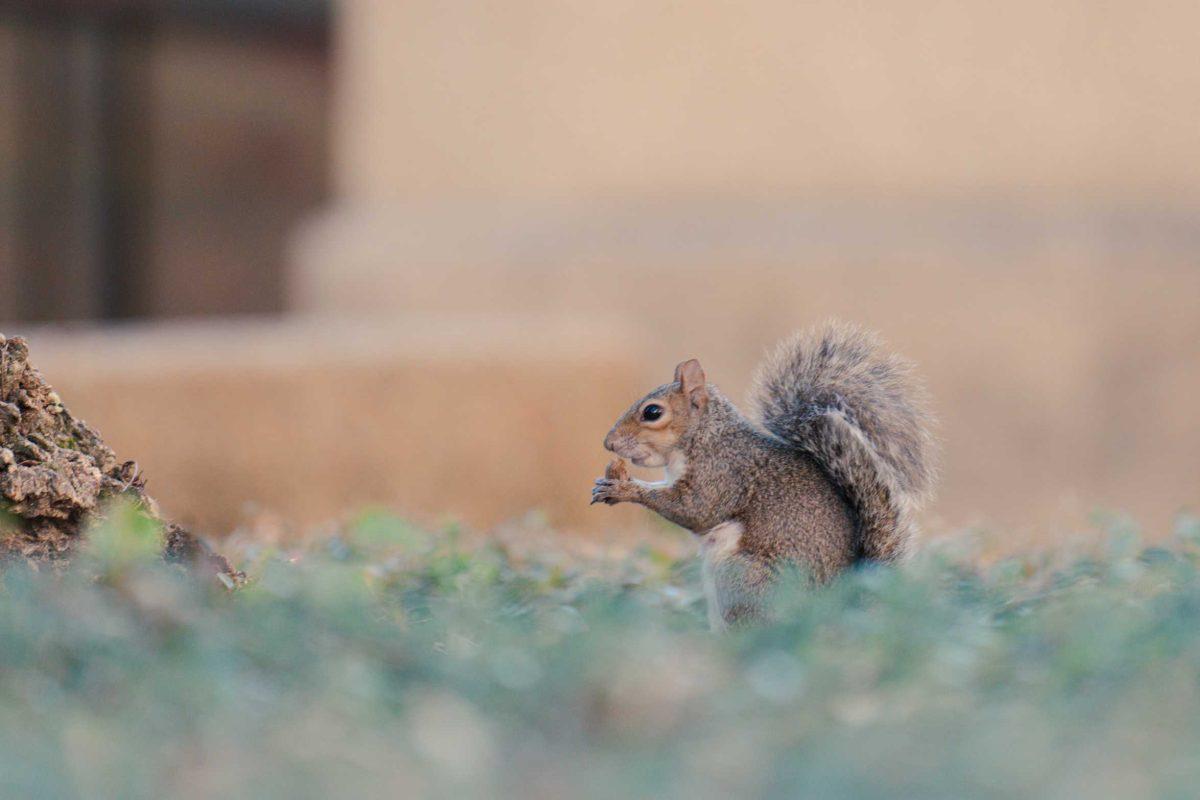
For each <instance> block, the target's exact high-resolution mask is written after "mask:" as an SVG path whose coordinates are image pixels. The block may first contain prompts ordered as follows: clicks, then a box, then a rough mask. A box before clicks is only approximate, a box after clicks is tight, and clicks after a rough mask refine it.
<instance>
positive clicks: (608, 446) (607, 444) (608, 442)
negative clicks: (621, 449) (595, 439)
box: [604, 430, 617, 453]
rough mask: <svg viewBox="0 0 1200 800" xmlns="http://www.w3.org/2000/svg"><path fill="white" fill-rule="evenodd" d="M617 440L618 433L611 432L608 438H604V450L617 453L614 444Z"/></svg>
mask: <svg viewBox="0 0 1200 800" xmlns="http://www.w3.org/2000/svg"><path fill="white" fill-rule="evenodd" d="M616 438H617V432H616V431H615V430H611V431H609V432H608V436H605V437H604V449H605V450H609V451H612V452H614V453H615V452H616V450H613V442H614V440H615V439H616Z"/></svg>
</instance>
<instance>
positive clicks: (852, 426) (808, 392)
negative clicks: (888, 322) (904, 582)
mask: <svg viewBox="0 0 1200 800" xmlns="http://www.w3.org/2000/svg"><path fill="white" fill-rule="evenodd" d="M752 396H753V399H754V401H755V402H756V404H757V406H758V410H759V413H760V415H761V419H762V423H763V425H764V426H765V427H766V428H767V430H769V431H770V432H771V433H773V434H775V435H776V436H778V437H779V438H781V439H783V440H785V441H787V442H790V443H791V444H793V445H795V446H796V447H797V448H799V449H800V450H802V451H804V452H805V453H808V454H809V455H810V456H812V457H813V458H814V459H815V460H816V461H817V462H818V463H819V464H820V465H821V466H822V467H823V468H824V469H825V471H826V472H827V473H828V474H829V476H830V477H831V478H832V479H833V481H834V483H836V484H837V485H838V486H839V487H840V489H841V490H842V492H843V494H844V495H845V497H846V499H847V500H848V501H849V503H850V505H851V507H852V508H853V509H854V511H855V512H856V514H857V516H858V523H859V553H860V556H861V557H863V558H868V559H875V560H881V561H891V560H894V559H896V558H898V557H900V556H901V555H903V554H904V552H905V549H906V546H907V545H908V543H909V540H910V539H911V538H912V535H913V522H912V519H911V517H912V512H913V511H914V510H916V508H917V507H918V506H920V504H921V503H922V502H923V501H924V500H925V499H926V498H927V496H928V495H929V494H930V490H931V488H932V485H933V481H934V477H935V472H936V467H935V463H934V462H935V456H934V450H935V443H934V438H933V433H932V424H933V421H932V417H931V416H930V414H929V411H928V410H927V407H926V405H927V400H926V393H925V390H924V388H923V387H922V386H921V384H920V383H919V382H918V381H917V380H916V378H915V377H914V376H913V371H912V365H911V364H910V363H909V362H908V361H906V360H904V359H902V358H900V357H899V356H896V355H893V354H889V353H887V352H885V351H884V350H883V348H882V347H881V345H880V342H879V339H878V338H877V337H876V336H875V335H874V334H872V333H870V332H868V331H865V330H862V329H860V328H857V327H854V326H851V325H846V324H843V323H838V322H828V323H825V324H823V325H820V326H818V327H816V328H814V329H813V330H810V331H807V332H805V333H801V334H798V335H796V336H793V337H792V338H790V339H788V340H786V341H784V342H782V343H781V344H780V345H779V346H778V347H777V348H776V349H775V351H774V353H772V354H771V355H770V356H769V357H768V358H767V360H766V361H765V362H764V363H763V365H762V366H761V367H760V368H759V372H758V376H757V377H756V379H755V390H754V392H753V395H752Z"/></svg>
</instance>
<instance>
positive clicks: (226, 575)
mask: <svg viewBox="0 0 1200 800" xmlns="http://www.w3.org/2000/svg"><path fill="white" fill-rule="evenodd" d="M119 498H124V499H126V500H129V501H131V502H133V503H134V504H135V505H136V506H137V507H139V508H140V509H141V510H142V511H143V512H144V513H146V514H147V515H148V516H150V517H152V518H153V519H155V520H157V521H159V522H161V523H162V526H163V557H164V558H165V559H166V560H168V561H172V562H175V563H180V564H184V565H186V566H188V567H192V568H195V569H198V570H201V571H204V572H207V573H211V574H213V575H215V576H223V577H222V580H223V582H224V583H226V584H227V585H230V582H231V580H232V581H233V582H234V583H236V582H237V581H240V580H241V578H242V576H241V574H240V573H238V572H237V571H236V570H234V569H233V568H232V567H231V566H230V565H229V562H228V561H226V560H225V559H224V558H223V557H222V556H220V555H219V554H217V553H215V552H213V551H212V550H211V549H210V548H209V547H208V545H207V544H205V543H204V541H202V540H201V539H199V538H198V537H196V536H195V535H193V534H192V533H190V532H188V531H186V530H184V529H183V528H181V527H179V526H178V525H175V524H174V523H171V522H169V521H167V520H164V519H162V517H161V515H160V513H159V510H158V505H157V504H156V503H155V502H154V500H153V498H151V497H150V496H149V495H148V494H146V483H145V479H144V477H143V476H142V474H141V471H140V470H139V469H138V466H137V464H136V463H135V462H133V461H120V460H119V459H118V458H117V456H116V454H114V453H113V451H112V449H111V448H109V447H108V445H106V444H105V443H104V440H103V439H101V438H100V434H99V433H97V432H96V431H95V430H94V429H92V428H91V427H89V426H88V425H87V424H86V423H84V422H83V421H82V420H78V419H76V418H75V417H74V416H72V415H71V413H70V412H69V411H68V410H67V409H66V407H65V406H64V405H63V403H62V399H61V398H60V397H59V396H58V394H57V393H56V392H55V391H54V390H53V389H52V388H51V387H50V385H49V384H47V383H46V381H45V380H44V379H43V378H42V376H41V373H39V372H38V371H37V370H36V369H35V368H34V367H33V366H32V365H31V364H30V363H29V347H28V345H27V344H26V342H25V340H24V339H19V338H13V339H8V338H6V337H4V336H3V335H0V509H2V510H3V511H4V512H6V514H7V520H6V524H5V525H3V526H2V527H0V560H4V559H11V558H24V559H26V560H28V561H30V562H33V563H65V562H66V561H68V560H69V559H70V557H71V555H72V553H73V552H74V550H75V548H76V547H77V546H78V544H79V543H80V541H81V539H82V537H83V535H84V534H85V533H86V530H87V528H88V526H90V525H92V524H94V523H95V522H96V521H98V519H99V518H100V516H101V515H102V514H103V513H104V510H105V508H106V506H107V505H108V503H109V502H110V501H112V500H116V499H119Z"/></svg>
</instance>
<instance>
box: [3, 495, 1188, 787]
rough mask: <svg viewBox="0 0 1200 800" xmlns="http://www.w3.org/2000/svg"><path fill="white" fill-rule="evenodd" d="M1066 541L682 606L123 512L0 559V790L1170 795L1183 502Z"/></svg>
mask: <svg viewBox="0 0 1200 800" xmlns="http://www.w3.org/2000/svg"><path fill="white" fill-rule="evenodd" d="M1110 527H1111V528H1112V529H1113V530H1112V531H1110V537H1109V538H1110V540H1111V542H1110V544H1109V545H1108V546H1107V548H1105V549H1104V550H1103V552H1101V553H1099V554H1092V555H1088V556H1079V557H1077V558H1076V560H1074V561H1073V562H1071V563H1058V564H1053V563H1051V562H1050V561H1048V560H1035V559H1032V558H1026V559H1011V560H1007V561H1002V562H999V563H995V564H992V565H990V566H987V567H980V566H978V565H977V564H973V563H972V561H971V559H970V557H969V556H968V555H963V554H958V555H956V554H955V553H954V552H951V551H946V550H944V549H939V548H936V547H934V548H930V549H928V550H926V552H925V553H923V554H922V555H920V556H919V557H918V558H917V559H916V560H915V561H913V562H911V563H909V564H907V565H905V566H904V567H903V568H900V569H867V570H860V571H857V572H855V573H852V574H849V575H847V576H845V577H844V578H843V579H841V580H839V581H837V582H836V583H835V584H833V585H831V586H829V587H826V588H824V589H821V590H818V591H803V592H796V593H794V594H789V595H788V596H786V597H784V598H783V599H782V603H783V606H784V607H785V609H786V610H785V612H784V613H783V614H782V615H781V616H782V621H780V622H778V623H776V624H774V625H770V626H766V627H762V628H758V629H753V630H743V631H738V632H735V633H733V634H731V635H727V636H714V635H712V634H710V633H709V632H708V631H707V630H706V628H705V625H704V615H703V609H702V603H703V601H702V598H701V597H700V595H699V592H698V590H697V586H698V580H697V577H696V575H695V574H694V566H693V565H692V564H691V563H690V562H676V561H674V560H672V559H671V558H669V557H666V556H663V555H661V554H656V553H655V552H652V551H641V552H638V553H635V554H634V555H632V556H630V557H628V558H626V559H625V560H623V561H621V562H619V563H618V562H605V563H596V564H581V563H577V562H565V561H562V560H558V561H554V560H552V559H550V558H547V557H543V558H541V559H540V560H538V559H534V560H529V559H522V558H517V557H516V556H513V555H511V554H509V553H507V552H506V551H505V550H504V549H503V548H502V547H501V546H500V545H498V544H496V543H494V542H492V543H490V544H487V545H484V546H481V547H476V546H474V545H468V544H467V543H465V542H464V541H462V540H461V539H460V537H458V536H457V535H456V534H455V533H454V532H453V531H446V532H441V533H431V532H427V531H423V530H419V529H416V528H414V527H412V526H411V525H409V524H407V523H405V522H404V521H402V520H400V519H396V518H392V517H389V516H385V515H369V516H364V517H363V518H361V519H360V520H359V521H358V522H357V523H355V524H352V525H349V526H347V527H346V528H345V529H344V530H343V531H342V532H341V534H340V535H338V536H337V537H335V538H333V539H332V540H329V541H325V542H323V543H321V544H320V545H319V546H317V545H314V546H309V547H298V548H297V549H294V550H288V551H276V550H269V549H264V548H262V546H261V545H254V546H247V547H246V548H245V549H244V550H243V551H242V552H241V553H240V556H241V558H242V562H243V563H242V566H243V567H244V568H245V569H246V570H247V572H248V573H249V574H250V582H249V585H248V586H247V587H246V588H244V589H240V590H237V591H232V592H231V591H228V590H226V589H223V588H221V587H220V586H219V585H216V584H209V583H201V582H199V581H198V580H197V579H195V578H192V577H190V576H189V575H188V574H186V573H184V572H182V571H180V570H178V569H176V568H172V567H168V566H166V565H164V564H163V563H162V562H161V561H159V560H158V559H157V557H156V556H155V552H156V549H157V548H156V547H155V546H154V545H155V536H156V535H157V532H156V531H155V530H154V525H153V524H151V523H148V522H147V521H146V520H142V519H139V518H137V517H136V516H135V515H133V513H132V512H129V513H125V514H114V515H112V517H111V520H110V521H109V522H107V523H105V524H104V525H103V526H102V527H100V528H99V529H97V530H95V531H93V534H92V536H91V539H90V542H89V544H88V545H87V549H86V551H85V553H84V554H83V555H82V556H81V557H80V558H79V559H77V560H76V562H75V563H74V564H73V565H72V566H71V567H70V568H69V569H68V570H67V571H65V572H63V573H61V574H51V573H48V572H36V571H33V570H31V569H30V568H28V567H27V566H24V565H23V564H10V565H9V566H7V567H6V568H5V570H4V571H3V573H0V576H2V577H0V586H2V588H0V796H3V797H5V798H24V797H36V798H43V799H48V798H69V797H89V798H139V797H195V798H201V797H254V798H302V797H389V798H394V797H413V796H421V797H499V796H507V797H522V798H527V797H534V798H539V797H545V798H555V797H681V798H682V797H734V796H740V797H747V796H764V797H784V796H786V797H863V798H867V797H924V798H933V797H946V798H951V797H1031V796H1036V797H1063V798H1069V797H1083V796H1087V797H1093V798H1103V797H1180V798H1182V797H1192V796H1195V787H1196V785H1197V784H1198V782H1200V692H1198V689H1200V683H1198V682H1200V626H1198V625H1197V624H1196V621H1197V615H1198V614H1200V521H1197V520H1195V519H1191V518H1183V519H1180V520H1179V522H1178V523H1177V526H1176V532H1175V533H1176V536H1175V539H1174V541H1173V542H1171V543H1170V544H1168V545H1166V546H1163V547H1154V548H1149V549H1146V548H1143V547H1141V546H1140V545H1139V544H1138V543H1137V540H1136V537H1135V536H1134V535H1133V534H1132V533H1131V532H1130V531H1128V530H1126V529H1125V526H1124V524H1123V523H1119V522H1118V523H1110Z"/></svg>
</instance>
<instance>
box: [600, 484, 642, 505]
mask: <svg viewBox="0 0 1200 800" xmlns="http://www.w3.org/2000/svg"><path fill="white" fill-rule="evenodd" d="M636 494H637V484H635V483H634V482H633V481H630V480H620V479H616V478H597V479H596V485H595V487H594V488H593V489H592V504H593V505H594V504H596V503H605V504H607V505H610V506H611V505H616V504H617V503H628V502H629V501H631V500H633V499H634V497H635V496H636Z"/></svg>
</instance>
